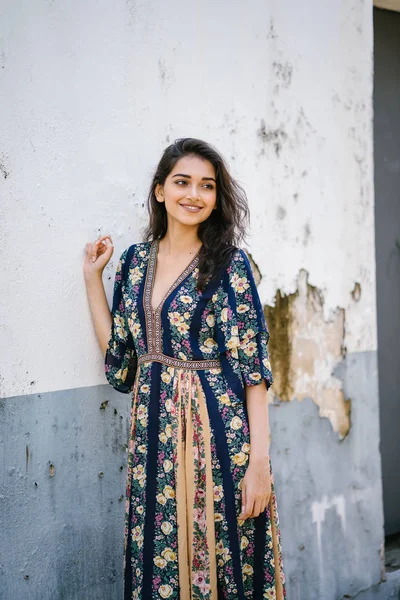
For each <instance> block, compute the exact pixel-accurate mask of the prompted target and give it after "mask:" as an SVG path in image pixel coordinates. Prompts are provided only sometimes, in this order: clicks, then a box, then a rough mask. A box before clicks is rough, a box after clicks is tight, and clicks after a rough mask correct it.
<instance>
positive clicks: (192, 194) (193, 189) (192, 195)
mask: <svg viewBox="0 0 400 600" xmlns="http://www.w3.org/2000/svg"><path fill="white" fill-rule="evenodd" d="M186 198H187V199H188V200H189V199H191V200H198V199H199V198H200V193H199V188H198V186H197V185H196V184H195V183H193V184H192V185H190V186H188V188H187V193H186Z"/></svg>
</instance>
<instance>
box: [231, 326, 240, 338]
mask: <svg viewBox="0 0 400 600" xmlns="http://www.w3.org/2000/svg"><path fill="white" fill-rule="evenodd" d="M231 335H233V336H238V335H239V329H238V326H237V325H234V326H233V327H231Z"/></svg>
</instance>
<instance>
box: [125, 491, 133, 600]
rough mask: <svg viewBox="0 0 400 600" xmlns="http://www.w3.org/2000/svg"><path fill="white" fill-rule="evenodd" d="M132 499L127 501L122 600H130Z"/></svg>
mask: <svg viewBox="0 0 400 600" xmlns="http://www.w3.org/2000/svg"><path fill="white" fill-rule="evenodd" d="M131 530H132V498H130V499H129V519H128V540H127V546H126V557H125V565H126V566H125V573H124V600H132V591H133V590H132V539H131Z"/></svg>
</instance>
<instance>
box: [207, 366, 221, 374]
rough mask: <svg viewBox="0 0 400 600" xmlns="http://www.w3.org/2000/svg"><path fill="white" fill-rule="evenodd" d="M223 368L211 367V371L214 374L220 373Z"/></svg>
mask: <svg viewBox="0 0 400 600" xmlns="http://www.w3.org/2000/svg"><path fill="white" fill-rule="evenodd" d="M221 370H222V369H221V368H220V367H216V368H215V369H210V373H212V375H218V374H219V373H221Z"/></svg>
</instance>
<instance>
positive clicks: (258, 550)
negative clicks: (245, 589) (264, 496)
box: [253, 510, 267, 600]
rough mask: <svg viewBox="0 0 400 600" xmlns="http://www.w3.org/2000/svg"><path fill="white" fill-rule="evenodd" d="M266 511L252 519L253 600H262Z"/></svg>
mask: <svg viewBox="0 0 400 600" xmlns="http://www.w3.org/2000/svg"><path fill="white" fill-rule="evenodd" d="M266 518H267V515H266V510H264V512H263V513H261V514H260V515H259V516H258V517H256V518H255V519H254V527H255V531H254V580H253V581H254V594H253V598H254V600H263V598H264V594H263V587H264V556H265V542H266Z"/></svg>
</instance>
